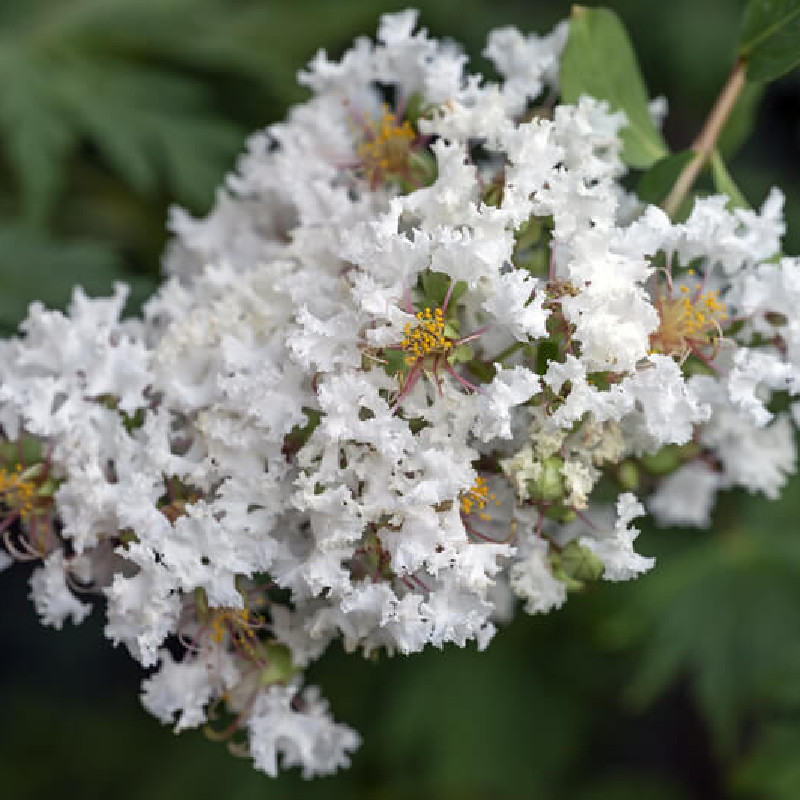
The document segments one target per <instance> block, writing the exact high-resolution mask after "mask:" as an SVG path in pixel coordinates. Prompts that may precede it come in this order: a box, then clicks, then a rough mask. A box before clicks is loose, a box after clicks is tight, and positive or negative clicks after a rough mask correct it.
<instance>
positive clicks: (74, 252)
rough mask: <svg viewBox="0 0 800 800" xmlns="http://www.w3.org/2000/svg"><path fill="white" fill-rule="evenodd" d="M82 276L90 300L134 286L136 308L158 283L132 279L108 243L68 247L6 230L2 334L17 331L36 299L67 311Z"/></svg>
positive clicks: (0, 284)
mask: <svg viewBox="0 0 800 800" xmlns="http://www.w3.org/2000/svg"><path fill="white" fill-rule="evenodd" d="M76 276H78V277H79V279H78V281H77V282H78V284H79V285H81V286H82V287H83V288H84V290H85V291H86V292H87V293H88V294H90V295H97V294H110V292H111V290H112V288H113V284H114V282H115V281H119V280H124V281H126V282H127V283H129V284H131V283H132V284H133V289H134V291H133V296H132V303H131V304H132V305H135V304H136V303H138V302H140V301H141V300H142V299H143V298H144V297H145V296H146V295H147V294H149V293H150V292H152V290H153V288H154V284H153V281H150V280H147V279H144V278H140V277H138V276H133V277H132V276H130V275H129V274H126V272H125V270H124V269H123V267H122V264H121V262H120V260H119V256H118V254H117V253H116V252H115V250H114V249H113V248H112V247H110V246H109V245H107V244H105V243H103V242H98V241H81V240H77V241H76V240H72V241H70V242H62V241H57V240H54V239H50V238H47V237H45V236H44V235H43V234H41V233H37V232H35V231H32V230H30V229H28V228H25V227H18V226H17V227H15V226H6V227H0V329H5V331H7V332H8V331H12V330H14V329H15V328H16V327H17V325H18V324H19V322H20V321H21V320H22V319H23V318H24V317H25V315H26V314H27V311H28V306H29V305H30V303H32V302H34V301H35V300H38V301H41V302H43V303H44V305H46V306H48V307H50V308H63V307H64V306H65V305H66V304H67V302H68V301H69V299H70V297H71V295H72V291H73V285H74V284H75V282H76V281H75V278H76Z"/></svg>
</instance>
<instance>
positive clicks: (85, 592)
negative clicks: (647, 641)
mask: <svg viewBox="0 0 800 800" xmlns="http://www.w3.org/2000/svg"><path fill="white" fill-rule="evenodd" d="M566 33H567V28H566V26H565V25H563V24H562V25H560V26H558V27H557V28H556V29H555V30H554V31H553V32H552V33H550V34H549V35H547V36H544V37H536V36H523V35H522V34H521V33H519V32H518V31H516V30H514V29H511V28H502V29H500V30H497V31H494V32H493V33H491V34H490V35H489V39H488V44H487V46H486V50H485V55H486V56H487V57H488V58H489V59H491V60H492V61H493V62H494V65H495V67H496V68H497V72H498V73H499V75H500V78H501V79H500V82H499V83H492V82H489V81H485V80H484V79H483V78H482V77H481V76H480V75H472V74H469V73H468V72H467V59H466V57H465V55H464V54H463V53H462V52H461V51H460V50H459V49H458V48H457V47H456V46H455V45H453V44H452V43H449V42H448V43H442V42H438V41H436V40H434V39H432V38H430V37H429V36H428V34H427V33H426V32H425V31H424V30H420V29H418V28H417V18H416V14H415V13H414V12H410V11H409V12H403V13H400V14H393V15H387V16H385V17H384V18H383V19H382V20H381V23H380V27H379V30H378V34H377V41H376V42H371V41H369V40H367V39H359V40H358V41H357V42H356V43H355V45H354V46H353V48H352V49H351V50H349V51H347V52H346V53H345V54H344V56H343V57H342V58H341V59H340V60H338V61H332V60H330V59H329V58H328V56H327V55H326V54H325V53H324V52H320V53H319V54H318V55H317V56H316V57H315V58H314V59H313V61H312V62H311V64H310V65H309V67H308V69H307V70H306V71H304V72H302V73H301V75H300V81H301V83H303V84H304V85H305V86H306V87H307V88H308V89H309V90H310V92H311V98H310V99H309V100H308V101H306V102H305V103H303V104H301V105H298V106H296V107H295V108H293V109H292V110H291V112H290V113H289V115H288V117H287V119H286V120H285V121H284V122H281V123H278V124H276V125H272V126H270V127H269V128H267V129H266V130H265V131H262V132H260V133H257V134H256V135H255V136H253V137H252V138H251V139H250V140H249V142H248V144H247V149H246V152H245V154H244V155H243V156H242V158H241V159H240V161H239V164H238V167H237V169H236V171H235V173H234V174H233V175H231V176H230V177H229V178H228V180H227V181H226V182H225V185H224V186H223V187H222V188H221V189H220V190H219V192H218V194H217V199H216V204H215V206H214V209H213V210H212V211H211V213H210V214H209V215H208V216H207V217H206V218H205V219H193V218H191V217H190V216H189V215H188V214H186V213H185V212H182V211H174V212H173V214H172V217H171V225H172V230H173V232H174V239H173V241H172V243H171V245H170V246H169V248H168V252H167V255H166V259H165V275H166V277H165V280H164V283H163V285H162V286H161V288H160V289H159V290H158V291H157V293H156V294H155V295H154V296H153V297H152V298H151V299H150V300H149V301H148V302H147V303H146V305H145V307H144V311H143V314H142V316H141V317H140V318H134V319H124V318H123V317H122V310H123V307H124V304H125V300H126V296H127V291H126V289H125V288H124V287H122V286H117V287H116V288H115V290H114V294H113V295H112V297H110V298H106V299H89V298H87V297H86V296H85V295H84V293H83V292H82V291H81V290H80V289H76V291H75V294H74V296H73V300H72V303H71V305H70V307H69V309H68V310H67V312H66V313H61V312H56V311H46V310H45V309H44V308H42V307H41V305H38V304H34V305H33V306H32V307H31V309H30V312H29V315H28V318H27V320H26V321H25V322H24V323H23V324H22V327H21V333H20V335H19V336H18V337H16V338H12V339H8V340H6V341H3V342H0V355H2V358H0V426H2V433H3V441H2V442H0V460H1V461H2V464H0V497H2V501H3V518H2V542H3V547H2V549H0V570H2V569H4V568H5V567H6V566H8V564H9V563H10V562H11V561H12V560H41V561H42V564H41V565H40V566H38V567H37V568H36V570H35V571H34V573H33V575H32V578H31V583H30V586H31V597H32V599H33V602H34V604H35V607H36V610H37V612H38V613H39V615H40V617H41V620H42V623H43V624H45V625H51V626H55V627H61V626H62V625H63V623H64V622H65V620H67V619H69V620H71V621H72V622H73V623H75V624H78V623H80V622H81V621H82V620H83V619H84V618H85V617H86V615H87V614H88V613H89V611H90V610H91V608H92V606H91V604H89V603H88V602H85V600H86V599H87V598H88V597H93V598H95V599H96V600H97V601H100V602H98V605H102V606H103V610H102V612H101V609H97V613H104V614H105V619H106V623H105V635H106V636H107V637H108V638H109V639H110V640H111V641H112V642H114V643H115V644H121V645H124V647H125V648H127V650H128V651H129V652H130V654H131V655H132V656H133V658H135V659H136V660H137V661H138V662H139V663H140V664H141V665H143V666H144V667H146V668H153V671H152V673H151V674H150V675H149V677H147V678H146V679H145V681H144V684H143V687H142V695H141V697H142V703H143V704H144V706H145V708H147V710H148V711H150V712H151V713H152V714H153V715H154V716H155V717H157V718H158V719H159V720H161V721H162V722H164V723H165V724H169V725H173V726H174V727H175V730H176V731H180V730H183V729H187V728H194V727H198V726H203V727H205V728H206V729H207V730H208V731H209V733H210V735H212V736H214V737H217V738H220V737H224V736H226V735H233V734H234V733H236V734H237V742H236V746H237V747H241V746H242V743H241V739H242V737H245V738H246V741H247V745H246V747H247V749H248V752H249V755H250V756H251V757H252V759H253V762H254V764H255V766H256V768H257V769H260V770H262V771H264V772H265V773H267V774H268V775H273V776H274V775H276V774H277V773H278V771H279V769H282V768H292V767H299V769H300V770H301V772H302V774H303V776H304V777H312V776H315V775H327V774H330V773H332V772H335V771H336V770H338V769H340V768H342V767H345V766H347V765H348V763H349V759H350V756H351V754H352V753H353V752H354V751H355V750H356V748H357V747H358V744H359V737H358V735H357V734H356V733H355V732H353V731H352V730H351V729H350V728H348V727H347V726H346V725H343V724H340V723H338V722H334V721H333V719H332V718H331V716H330V714H329V712H328V706H327V703H326V702H325V701H324V700H322V699H321V698H320V696H319V694H318V690H317V689H316V688H313V687H306V688H303V677H302V671H303V670H304V669H305V668H306V667H307V666H309V665H310V664H311V663H312V662H314V661H315V660H316V659H318V658H319V657H320V656H321V655H322V654H323V652H324V651H325V650H326V648H327V647H328V645H330V644H331V643H333V642H336V641H339V642H341V643H342V644H343V646H344V648H345V649H346V650H347V651H348V652H354V651H360V652H362V653H363V654H366V655H368V654H370V653H373V652H375V651H384V652H386V653H389V654H392V653H400V654H407V653H414V652H417V651H420V650H422V649H424V648H426V647H430V646H434V647H437V648H442V647H445V646H447V645H457V646H464V645H466V644H467V643H469V642H475V644H476V645H477V646H478V647H479V648H484V647H486V646H487V645H488V644H489V643H490V640H491V638H492V636H493V634H494V632H495V625H496V624H501V623H502V622H504V621H507V620H508V618H509V617H510V616H511V615H512V614H513V610H514V603H515V600H514V599H513V598H518V599H519V600H521V601H522V602H521V605H522V606H523V607H524V610H525V611H526V612H528V613H531V614H533V613H547V612H550V611H553V610H555V609H557V608H559V607H560V606H561V605H563V604H564V603H565V602H566V601H567V599H568V596H569V595H570V593H572V592H574V591H578V590H581V589H584V588H586V587H587V586H588V585H590V584H591V583H592V582H595V581H599V580H609V581H620V580H628V579H631V578H635V577H636V576H638V575H639V574H641V573H643V572H645V571H646V570H649V569H650V568H651V567H652V566H653V563H654V559H653V558H650V557H647V556H643V555H641V554H640V553H637V551H636V550H635V549H634V544H635V543H636V542H635V540H636V537H637V535H638V530H637V529H636V528H635V527H633V526H632V521H633V520H634V519H635V518H637V517H640V516H642V515H643V514H644V505H643V502H644V503H645V504H647V506H648V508H649V509H650V511H651V512H652V513H653V515H654V516H655V518H656V520H657V521H660V522H662V523H664V524H670V525H672V524H679V525H693V526H698V527H705V526H708V525H709V524H710V520H711V513H712V510H713V506H714V502H715V499H716V496H717V494H718V493H719V492H721V491H723V490H725V489H728V488H731V487H743V488H745V489H747V490H749V491H751V492H761V493H763V494H765V495H767V496H768V497H775V496H777V494H778V493H779V491H780V489H781V488H782V486H783V485H784V483H785V481H786V479H787V476H788V475H789V474H790V473H792V472H793V471H794V469H795V467H796V460H797V459H796V453H795V445H794V436H793V430H794V428H793V426H794V422H793V419H792V416H791V415H790V414H789V413H787V412H784V411H781V410H780V409H781V408H786V407H792V409H793V411H795V412H796V410H797V408H798V407H800V406H798V404H797V403H796V402H795V404H794V405H793V406H792V405H791V403H792V399H793V398H795V397H796V395H798V394H800V260H797V259H792V258H786V257H785V258H781V259H780V260H777V259H776V258H775V256H776V254H778V253H779V252H780V240H781V236H782V234H783V231H784V223H783V219H782V196H781V195H780V193H778V192H774V193H772V194H770V196H769V197H768V198H767V200H766V201H765V203H764V205H763V206H762V208H761V210H760V211H751V210H742V209H735V210H730V209H729V208H728V205H727V204H726V198H724V197H708V198H703V199H699V200H697V202H696V203H695V206H694V210H693V211H692V212H691V214H690V215H689V217H688V218H687V219H686V221H685V222H683V223H680V224H675V223H673V222H671V221H670V219H669V218H668V217H667V215H666V214H664V213H663V212H662V211H661V210H659V209H657V208H653V207H642V206H641V204H638V203H634V202H632V201H626V200H625V198H626V197H629V196H628V195H626V193H625V190H624V189H623V187H622V184H621V179H622V178H623V176H624V174H625V167H624V165H623V162H622V160H621V152H622V145H621V140H620V132H621V131H622V130H623V129H624V128H625V125H626V124H627V121H626V119H625V116H624V114H622V113H619V112H613V111H612V110H611V109H610V108H609V107H608V106H607V105H606V104H605V103H604V102H600V101H597V100H594V99H592V98H590V97H583V98H581V99H580V101H579V102H578V103H577V104H576V105H567V104H558V103H557V99H558V92H559V87H558V81H557V76H558V65H559V58H560V54H561V50H562V48H563V46H564V43H565V40H566ZM664 111H665V105H664V104H663V103H662V104H661V105H659V106H657V107H656V106H654V107H653V114H654V116H656V117H659V118H660V117H661V116H663V113H664ZM634 199H635V198H634ZM636 209H638V211H635V210H636ZM794 416H795V418H798V417H800V414H797V413H795V415H794ZM600 497H602V498H603V500H602V501H600V500H599V499H598V498H600ZM609 498H610V499H611V502H610V503H609ZM223 706H224V708H225V709H226V710H227V712H228V714H229V715H233V719H234V721H233V723H232V725H231V726H230V727H229V728H227V729H226V731H224V732H222V733H220V732H219V731H215V730H214V723H215V720H216V719H218V718H219V715H218V714H216V713H215V712H216V710H217V709H218V707H223ZM232 744H233V743H232Z"/></svg>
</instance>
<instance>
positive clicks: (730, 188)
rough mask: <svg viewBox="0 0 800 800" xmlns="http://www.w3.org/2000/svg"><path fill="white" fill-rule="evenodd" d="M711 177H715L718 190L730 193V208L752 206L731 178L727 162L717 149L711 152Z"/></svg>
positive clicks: (722, 192) (715, 185)
mask: <svg viewBox="0 0 800 800" xmlns="http://www.w3.org/2000/svg"><path fill="white" fill-rule="evenodd" d="M711 177H712V178H713V179H714V187H715V188H716V190H717V191H718V192H720V193H721V194H726V195H728V197H729V198H730V201H729V202H728V208H750V204H749V203H748V202H747V200H745V198H744V195H743V194H742V192H741V191H740V189H739V187H738V186H737V185H736V184H735V183H734V182H733V178H731V176H730V173H729V172H728V169H727V167H726V166H725V162H724V161H723V160H722V156H720V154H719V151H717V150H715V151H714V152H713V153H712V154H711Z"/></svg>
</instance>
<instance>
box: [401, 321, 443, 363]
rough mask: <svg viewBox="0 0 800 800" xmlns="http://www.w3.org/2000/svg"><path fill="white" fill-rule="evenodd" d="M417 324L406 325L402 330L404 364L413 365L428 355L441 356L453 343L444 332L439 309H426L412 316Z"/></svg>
mask: <svg viewBox="0 0 800 800" xmlns="http://www.w3.org/2000/svg"><path fill="white" fill-rule="evenodd" d="M414 317H415V319H416V320H417V322H418V324H417V325H414V324H412V323H410V322H409V323H407V324H406V326H405V328H404V329H403V337H404V338H403V341H402V342H401V344H400V346H401V347H402V349H403V350H405V351H406V352H407V353H409V354H411V355H410V356H407V357H406V364H413V363H414V362H415V361H416V359H418V358H424V357H425V356H428V355H443V354H445V353H447V352H448V351H449V350H451V349H452V347H453V342H452V341H451V340H450V339H448V338H447V336H446V335H445V332H444V326H445V322H444V312H443V311H442V309H441V308H437V309H435V310H433V311H432V310H431V309H430V308H426V309H425V310H424V311H418V312H417V313H416V314H415V315H414Z"/></svg>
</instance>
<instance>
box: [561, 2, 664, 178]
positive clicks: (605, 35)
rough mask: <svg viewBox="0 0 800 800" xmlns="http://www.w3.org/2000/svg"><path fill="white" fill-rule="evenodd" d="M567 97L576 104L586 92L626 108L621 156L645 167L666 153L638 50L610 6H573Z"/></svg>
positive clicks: (565, 70)
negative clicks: (645, 82) (651, 108)
mask: <svg viewBox="0 0 800 800" xmlns="http://www.w3.org/2000/svg"><path fill="white" fill-rule="evenodd" d="M561 88H562V91H563V94H564V99H565V100H566V101H567V102H569V103H574V102H576V101H577V100H578V98H579V97H580V96H581V95H582V94H588V95H592V96H593V97H597V98H599V99H600V100H607V101H608V104H609V105H610V106H611V109H612V110H613V111H624V112H625V114H626V116H627V118H628V125H627V127H625V128H624V129H623V131H622V142H623V145H624V149H623V158H624V160H625V162H626V163H627V164H628V165H629V166H631V167H639V168H645V167H649V166H650V165H651V164H653V163H655V162H656V161H658V160H659V159H661V158H663V157H664V156H665V155H667V152H668V150H667V146H666V144H665V143H664V139H663V138H662V136H661V133H660V132H659V131H658V129H657V128H656V126H655V125H654V123H653V120H652V118H651V117H650V112H649V111H648V108H647V102H648V98H647V89H646V87H645V85H644V81H643V80H642V76H641V73H640V72H639V66H638V64H637V61H636V54H635V53H634V51H633V48H632V46H631V43H630V40H629V39H628V35H627V33H626V32H625V28H624V27H623V26H622V23H621V22H620V20H619V17H617V15H616V14H614V13H613V12H612V11H608V10H607V9H603V8H583V7H582V6H575V8H574V9H573V12H572V19H571V21H570V31H569V40H568V41H567V46H566V49H565V50H564V55H563V58H562V61H561Z"/></svg>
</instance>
